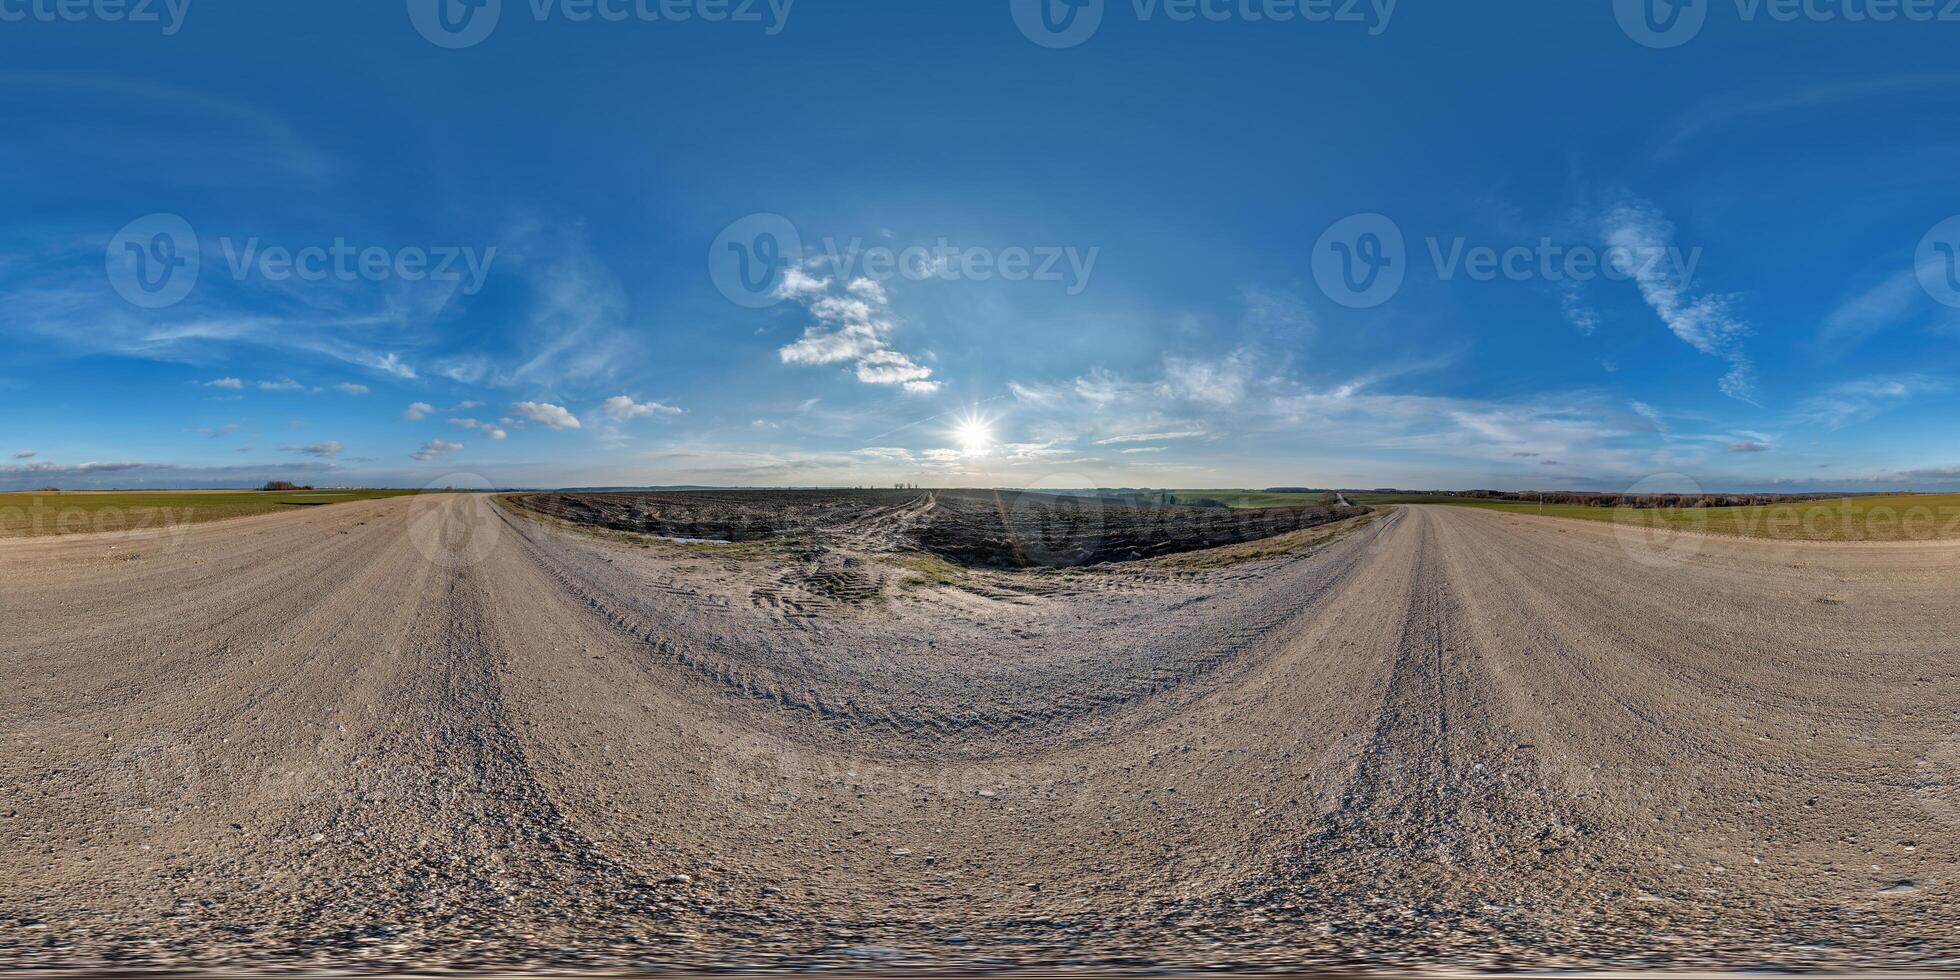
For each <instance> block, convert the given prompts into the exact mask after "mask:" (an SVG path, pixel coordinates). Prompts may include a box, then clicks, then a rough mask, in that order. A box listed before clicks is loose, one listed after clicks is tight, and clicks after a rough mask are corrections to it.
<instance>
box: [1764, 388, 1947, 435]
mask: <svg viewBox="0 0 1960 980" xmlns="http://www.w3.org/2000/svg"><path fill="white" fill-rule="evenodd" d="M1945 388H1946V382H1944V381H1941V380H1939V379H1937V378H1929V377H1924V376H1921V375H1902V376H1897V377H1878V378H1863V379H1860V380H1856V381H1845V382H1840V383H1838V384H1835V385H1832V386H1830V387H1829V388H1826V389H1824V390H1823V391H1822V392H1820V393H1818V394H1816V395H1813V396H1811V397H1810V398H1806V399H1804V402H1803V405H1802V406H1801V407H1800V408H1799V410H1798V411H1797V414H1796V417H1797V420H1798V421H1799V422H1806V423H1810V424H1814V425H1821V426H1823V427H1824V428H1826V429H1841V428H1843V427H1845V426H1847V425H1851V424H1853V423H1857V422H1865V421H1869V420H1870V419H1873V418H1876V417H1877V416H1878V415H1879V414H1880V413H1882V412H1884V411H1885V410H1886V409H1888V408H1891V407H1892V406H1894V405H1897V404H1899V403H1902V402H1904V401H1906V400H1907V399H1910V398H1913V397H1914V396H1917V395H1921V394H1926V393H1928V392H1934V391H1941V390H1944V389H1945Z"/></svg>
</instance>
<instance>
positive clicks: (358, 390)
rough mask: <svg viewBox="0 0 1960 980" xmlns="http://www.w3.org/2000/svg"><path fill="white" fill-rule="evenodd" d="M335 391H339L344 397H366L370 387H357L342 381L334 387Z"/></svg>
mask: <svg viewBox="0 0 1960 980" xmlns="http://www.w3.org/2000/svg"><path fill="white" fill-rule="evenodd" d="M333 390H335V391H338V392H340V393H341V394H344V395H365V394H367V393H368V386H367V385H357V384H354V383H353V382H351V381H342V382H341V383H339V384H337V385H334V386H333Z"/></svg>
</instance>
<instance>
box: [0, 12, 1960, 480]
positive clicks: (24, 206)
mask: <svg viewBox="0 0 1960 980" xmlns="http://www.w3.org/2000/svg"><path fill="white" fill-rule="evenodd" d="M435 2H436V0H376V2H373V3H361V4H348V3H325V2H317V0H305V2H299V0H296V2H290V3H277V4H268V3H262V2H248V0H188V2H186V0H176V5H175V6H170V5H166V4H164V3H163V2H162V0H154V2H150V0H143V2H142V3H141V4H137V0H128V3H127V4H125V3H123V0H87V2H77V0H71V2H70V6H68V7H61V6H60V5H58V4H57V3H56V2H55V0H0V65H5V66H6V67H5V68H4V69H0V77H3V78H4V82H5V84H4V86H0V93H3V94H0V100H4V107H5V108H4V126H3V128H4V132H5V134H6V135H5V138H4V139H0V173H4V174H5V177H6V179H5V180H4V181H0V322H4V324H5V326H6V327H7V329H8V334H9V337H10V342H9V343H8V345H7V348H6V355H5V357H4V359H0V406H4V412H0V487H39V486H43V485H59V486H64V487H88V486H127V487H137V486H207V485H209V486H223V485H248V484H253V483H256V482H258V481H262V480H264V479H267V478H273V477H278V478H291V479H300V480H304V481H306V482H314V483H326V484H361V483H375V484H391V485H407V486H422V485H427V484H438V485H441V484H459V485H471V484H476V483H488V484H494V485H525V486H560V485H598V484H607V485H613V484H680V483H709V484H769V485H776V484H806V485H807V484H887V483H893V482H900V481H903V482H913V483H922V484H927V485H1011V486H1036V487H1042V486H1048V487H1077V486H1086V485H1105V486H1138V485H1141V486H1195V487H1204V486H1268V485H1301V484H1306V485H1316V486H1318V485H1338V486H1345V487H1353V486H1362V487H1373V486H1402V487H1498V488H1514V489H1517V488H1585V489H1627V488H1630V487H1643V488H1663V487H1664V488H1669V489H1672V488H1676V487H1679V486H1686V485H1694V486H1700V487H1704V488H1708V489H1711V490H1713V489H1787V490H1815V489H1849V490H1876V489H1885V488H1892V487H1901V488H1912V489H1923V490H1931V489H1943V488H1945V489H1950V488H1955V487H1960V447H1956V440H1955V437H1954V435H1953V426H1952V420H1953V419H1954V417H1955V409H1956V407H1960V386H1956V383H1955V382H1956V380H1960V374H1956V368H1957V367H1960V349H1957V347H1960V345H1956V340H1960V292H1957V291H1956V290H1955V289H1954V288H1953V286H1954V285H1955V284H1956V283H1960V280H1957V279H1955V274H1956V270H1955V268H1954V267H1953V265H1952V262H1953V255H1954V249H1955V247H1956V246H1960V221H1952V220H1949V219H1952V218H1953V216H1955V215H1960V181H1956V179H1955V174H1956V173H1960V167H1957V166H1956V163H1960V68H1955V62H1954V59H1953V53H1954V52H1955V51H1956V50H1960V20H1957V19H1956V18H1960V11H1945V10H1942V9H1941V7H1942V6H1947V5H1946V4H1940V3H1934V4H1930V5H1915V4H1914V3H1907V4H1905V5H1904V8H1903V9H1902V8H1901V7H1900V5H1899V4H1897V3H1892V4H1889V5H1888V3H1887V0H1811V2H1810V3H1809V4H1808V6H1807V7H1805V6H1795V5H1790V4H1787V3H1781V2H1771V0H1762V2H1761V3H1757V2H1754V0H1698V3H1697V4H1696V5H1693V6H1690V7H1685V8H1682V11H1681V12H1682V14H1683V15H1684V16H1683V17H1679V18H1675V19H1673V20H1670V19H1669V16H1668V15H1669V11H1668V10H1667V9H1666V8H1659V9H1658V10H1657V12H1656V13H1657V16H1656V18H1655V19H1654V21H1653V23H1655V24H1661V25H1670V24H1671V25H1672V32H1671V33H1661V34H1655V33H1652V30H1653V29H1652V28H1646V27H1643V26H1642V24H1643V21H1641V20H1640V19H1639V17H1638V16H1637V13H1634V12H1630V11H1635V10H1637V6H1638V0H1623V2H1620V3H1618V4H1612V3H1572V2H1570V0H1538V2H1530V0H1523V2H1516V3H1505V4H1469V3H1446V2H1436V0H1431V2H1425V3H1418V2H1417V0H1405V2H1402V3H1393V4H1391V3H1386V2H1378V3H1353V4H1349V3H1347V2H1345V0H1342V2H1339V3H1332V4H1326V5H1322V4H1319V3H1316V2H1307V3H1294V2H1292V0H1271V2H1267V0H1245V2H1240V0H1232V2H1230V3H1227V2H1225V0H1208V2H1207V3H1204V4H1194V3H1193V2H1192V0H1106V2H1105V3H1103V4H1101V5H1092V6H1090V7H1084V8H1082V9H1080V10H1077V11H1075V17H1076V19H1075V20H1073V21H1070V20H1069V19H1068V17H1067V16H1066V15H1067V13H1068V11H1067V10H1066V8H1064V7H1059V6H1058V7H1056V8H1054V9H1053V11H1052V13H1051V16H1050V18H1049V19H1048V20H1047V21H1046V23H1047V24H1066V25H1067V26H1066V27H1064V28H1062V30H1061V31H1060V32H1059V33H1045V32H1046V31H1047V28H1046V27H1045V26H1043V25H1044V22H1043V21H1042V20H1041V19H1040V16H1039V11H1038V10H1035V9H1034V8H1033V7H1032V6H1031V4H1032V3H1033V0H974V2H970V3H969V2H961V3H917V2H898V0H889V2H888V0H852V2H844V0H798V2H794V3H785V2H783V0H778V2H777V3H776V4H775V5H773V6H772V5H771V4H769V3H766V2H762V0H757V2H755V3H753V4H748V3H747V2H746V0H729V2H727V3H718V2H717V0H641V2H640V3H639V4H638V5H637V6H636V5H635V4H634V3H633V2H632V0H619V2H617V3H615V2H613V0H601V2H600V3H599V4H598V6H597V7H592V6H590V5H589V4H583V3H580V2H578V0H573V2H570V3H567V2H565V0H501V3H500V4H498V5H496V6H495V7H492V8H484V9H478V10H476V11H474V12H469V11H465V10H463V9H462V8H460V7H453V8H451V9H450V10H449V11H447V13H448V14H449V17H448V18H447V21H444V20H441V19H439V18H440V15H441V14H442V13H444V11H441V10H437V9H435V7H434V4H435ZM444 2H448V3H456V2H458V0H444ZM1055 2H1058V3H1059V2H1060V0H1055ZM1655 2H1664V0H1655ZM130 5H136V8H137V9H138V10H140V12H141V13H142V14H143V16H138V17H134V18H132V17H130V16H128V14H129V13H130V12H131V11H130V10H128V9H126V8H127V7H129V6H130ZM1616 8H1617V9H1616ZM64 10H66V11H68V13H66V14H64V13H63V11H64ZM489 10H494V11H495V12H496V17H495V20H494V21H492V20H490V19H489V17H488V14H487V13H486V11H489ZM588 11H589V12H590V13H591V15H590V16H585V15H586V14H587V13H588ZM1887 11H1890V12H1892V16H1891V18H1890V19H1881V17H1882V15H1883V14H1884V13H1886V12H1887ZM465 13H472V15H473V17H474V18H475V19H473V20H472V19H470V18H466V17H464V16H463V15H464V14H465ZM717 13H721V14H725V15H727V16H722V17H719V18H716V19H708V18H709V17H711V16H712V15H715V14H717ZM601 14H605V15H608V16H601ZM675 14H686V15H688V16H687V18H686V19H684V20H677V19H675V17H674V15H675ZM738 15H739V16H738ZM1322 15H1326V16H1322ZM1031 18H1032V19H1031ZM444 23H447V24H449V25H451V26H456V25H463V26H462V27H461V33H448V34H446V33H444V28H443V27H442V26H440V25H442V24H444ZM1398 242H1399V244H1400V247H1399V248H1397V247H1396V245H1397V243H1398ZM193 260H195V263H194V264H195V276H191V275H189V273H188V270H190V269H191V267H192V262H193ZM745 262H746V263H747V267H746V268H744V266H743V263H745ZM745 273H746V278H745ZM975 421H977V422H979V423H980V424H979V425H978V426H975V425H973V424H971V423H973V422H975Z"/></svg>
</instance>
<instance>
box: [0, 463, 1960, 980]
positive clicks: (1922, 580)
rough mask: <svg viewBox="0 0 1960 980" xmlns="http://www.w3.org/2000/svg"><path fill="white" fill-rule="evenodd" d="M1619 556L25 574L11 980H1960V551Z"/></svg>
mask: <svg viewBox="0 0 1960 980" xmlns="http://www.w3.org/2000/svg"><path fill="white" fill-rule="evenodd" d="M1667 540H1668V541H1671V540H1672V539H1667ZM1663 543H1666V542H1663ZM1625 544H1626V543H1625V542H1623V541H1622V540H1620V539H1619V538H1618V537H1616V532H1615V529H1614V527H1613V526H1611V525H1595V524H1591V523H1589V522H1576V521H1572V522H1567V521H1556V520H1544V519H1535V518H1526V517H1516V516H1511V515H1505V514H1496V513H1490V512H1483V511H1474V510H1467V509H1450V508H1409V509H1406V510H1404V511H1402V512H1400V513H1398V514H1396V515H1394V516H1392V517H1390V518H1388V519H1386V520H1383V521H1379V522H1377V523H1375V524H1373V525H1371V526H1370V527H1368V528H1366V529H1364V530H1362V531H1359V532H1357V533H1355V534H1352V535H1349V536H1347V537H1345V538H1342V539H1339V540H1336V541H1334V542H1332V543H1329V544H1326V545H1324V546H1322V547H1320V548H1318V549H1316V550H1314V551H1312V552H1310V553H1305V554H1301V555H1296V556H1291V557H1286V558H1280V559H1273V560H1267V561H1263V562H1259V563H1255V564H1250V565H1243V566H1237V567H1233V568H1228V569H1223V570H1214V571H1205V572H1183V571H1176V570H1172V569H1167V568H1160V567H1154V566H1153V567H1148V568H1134V569H1124V570H1119V571H1111V572H1106V573H1087V574H1078V575H1069V576H1040V575H1034V576H1030V575H1014V574H1001V575H987V576H980V577H976V578H974V579H971V580H966V581H963V582H962V583H961V584H960V585H958V586H957V587H955V586H934V587H928V588H922V589H918V590H912V591H908V592H905V593H903V594H885V595H881V596H878V597H867V595H866V593H865V592H864V591H863V590H861V589H856V588H855V587H851V583H852V582H855V581H858V580H859V579H860V578H863V579H867V580H868V579H869V578H871V577H872V572H871V570H869V569H866V568H858V567H854V566H852V564H851V562H852V561H854V560H856V559H853V558H851V557H850V556H843V557H841V558H840V557H838V556H826V557H825V558H823V559H822V561H821V562H818V561H815V560H814V559H813V560H812V562H811V563H810V565H809V567H807V568H798V567H790V566H792V565H794V563H783V562H769V563H762V564H760V565H758V564H757V563H754V562H737V561H729V560H722V559H716V558H710V557H703V556H701V555H699V554H696V553H691V552H689V551H687V550H686V549H680V548H646V549H641V548H633V547H628V546H625V545H622V544H620V543H617V542H612V541H606V540H601V539H596V538H592V537H587V536H582V535H578V534H572V533H567V532H564V531H561V530H556V529H552V528H548V527H545V526H543V525H539V524H535V523H532V522H530V521H528V520H524V519H521V518H515V517H512V516H510V515H509V514H507V513H506V512H505V511H503V510H502V509H501V508H498V507H496V506H495V505H493V504H492V503H491V502H490V501H489V500H488V499H487V498H483V497H464V496H456V497H426V498H404V499H397V500H387V501H375V502H368V503H352V504H343V505H337V506H335V507H332V508H319V509H315V510H309V511H308V512H306V513H304V514H300V515H276V516H269V517H264V518H250V519H244V520H239V521H234V522H229V523H224V524H217V525H210V526H204V527H197V528H192V529H189V530H188V531H185V532H183V533H182V535H181V537H180V538H176V539H172V538H170V537H169V536H166V535H151V536H147V537H138V538H132V537H129V536H118V537H115V538H69V539H55V540H30V541H9V542H0V602H4V609H0V613H4V620H5V622H6V623H7V629H6V630H5V632H4V634H0V670H4V671H5V675H6V676H7V677H9V678H13V679H16V680H17V683H15V684H14V685H13V686H14V689H15V690H16V691H17V695H16V696H12V697H9V698H8V699H6V700H5V701H4V702H0V733H4V734H3V735H0V737H4V740H5V741H4V745H5V748H6V751H5V752H4V753H0V793H4V797H0V833H4V834H5V837H6V839H7V840H8V841H9V842H10V846H9V847H7V848H5V849H4V850H0V916H4V918H0V963H3V964H4V965H7V966H14V967H20V966H34V965H70V966H75V965H93V964H104V963H110V962H120V963H137V964H161V963H169V962H199V963H206V964H220V963H222V964H230V965H239V964H258V965H266V964H280V963H283V964H317V965H358V964H363V963H366V964H374V965H385V964H405V963H421V964H429V963H457V964H504V965H543V964H555V965H569V964H591V965H629V964H636V963H652V964H659V965H670V966H682V967H685V966H710V965H716V964H736V963H739V964H748V965H758V966H784V967H804V966H816V965H823V964H830V963H851V964H857V965H880V964H886V965H919V964H928V963H988V962H1001V961H1007V962H1016V963H1048V964H1055V963H1067V962H1088V963H1105V964H1124V965H1133V964H1150V963H1157V964H1173V965H1179V964H1182V965H1192V964H1206V963H1238V964H1303V963H1311V962H1352V961H1356V960H1360V961H1369V962H1396V963H1401V964H1409V963H1428V964H1470V965H1547V964H1556V963H1587V964H1603V963H1617V964H1632V965H1638V964H1651V963H1682V964H1714V965H1728V966H1751V965H1760V964H1765V963H1788V964H1796V965H1812V966H1864V967H1883V966H1890V967H1902V966H1924V965H1941V964H1946V965H1950V964H1951V962H1952V960H1953V957H1955V956H1956V954H1960V936H1956V927H1955V926H1954V925H1953V924H1952V921H1953V920H1954V919H1955V915H1954V914H1953V913H1954V911H1955V908H1956V904H1955V898H1956V891H1955V875H1956V873H1960V867H1956V864H1955V862H1956V859H1957V858H1960V850H1957V849H1960V790H1957V789H1956V780H1957V779H1960V717H1957V716H1956V708H1955V695H1956V694H1960V677H1957V676H1956V674H1957V673H1960V667H1957V662H1960V657H1956V654H1955V642H1954V641H1953V639H1952V637H1953V636H1954V635H1955V630H1954V627H1955V626H1956V623H1955V620H1956V619H1957V618H1960V613H1956V612H1955V609H1954V606H1953V603H1952V600H1951V594H1952V589H1951V583H1952V582H1953V581H1955V575H1956V572H1960V548H1956V547H1954V546H1950V545H1949V546H1918V547H1899V546H1891V547H1888V546H1831V547H1795V546H1789V545H1775V544H1770V543H1765V542H1745V541H1723V540H1697V541H1695V542H1691V543H1690V546H1686V547H1678V548H1675V549H1673V553H1671V554H1669V555H1668V556H1666V557H1665V558H1664V559H1662V560H1649V561H1645V562H1643V561H1639V560H1635V558H1636V557H1650V556H1649V555H1648V554H1647V553H1646V552H1642V551H1641V550H1640V549H1639V548H1629V547H1627V546H1625ZM111 545H114V546H115V550H114V551H113V552H112V551H110V550H109V548H110V546H111ZM132 556H133V557H132ZM840 583H842V584H841V586H840Z"/></svg>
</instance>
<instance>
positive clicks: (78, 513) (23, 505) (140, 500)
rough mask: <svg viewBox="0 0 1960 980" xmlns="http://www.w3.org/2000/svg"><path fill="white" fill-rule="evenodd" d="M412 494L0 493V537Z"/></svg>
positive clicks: (201, 519)
mask: <svg viewBox="0 0 1960 980" xmlns="http://www.w3.org/2000/svg"><path fill="white" fill-rule="evenodd" d="M413 492H414V491H411V490H296V491H291V492H286V491H281V492H276V493H258V492H252V491H237V492H231V491H223V492H207V493H183V492H174V491H157V492H153V493H152V492H130V493H47V492H42V493H0V537H35V536H39V535H46V534H87V533H91V532H97V531H137V530H146V529H150V528H160V527H163V528H169V527H179V526H182V525H185V524H203V523H206V522H208V521H222V520H226V519H228V518H233V517H250V516H251V515H253V514H270V513H273V512H274V511H282V510H292V509H294V508H296V507H316V506H322V505H325V504H339V503H347V502H350V501H355V500H376V499H379V498H382V497H397V496H401V495H403V494H407V493H413Z"/></svg>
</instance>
